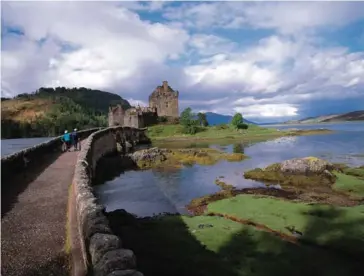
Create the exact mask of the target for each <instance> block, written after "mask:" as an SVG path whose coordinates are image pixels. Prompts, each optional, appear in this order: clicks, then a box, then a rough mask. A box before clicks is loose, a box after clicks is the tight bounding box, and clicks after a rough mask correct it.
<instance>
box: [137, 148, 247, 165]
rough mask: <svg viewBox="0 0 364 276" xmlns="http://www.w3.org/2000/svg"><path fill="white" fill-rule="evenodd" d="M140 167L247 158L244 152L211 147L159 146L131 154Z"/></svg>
mask: <svg viewBox="0 0 364 276" xmlns="http://www.w3.org/2000/svg"><path fill="white" fill-rule="evenodd" d="M131 156H132V157H131V158H132V159H133V160H134V162H135V163H136V165H137V167H138V168H140V169H149V168H159V167H163V166H169V167H172V168H180V167H182V166H192V165H194V164H199V165H207V166H208V165H214V164H216V163H217V162H219V161H221V160H226V161H228V162H240V161H242V160H244V159H245V158H247V157H246V156H245V155H244V154H242V153H226V152H223V151H220V150H217V149H211V148H193V149H159V148H157V147H155V148H151V149H144V150H140V151H136V152H135V153H133V154H132V155H131Z"/></svg>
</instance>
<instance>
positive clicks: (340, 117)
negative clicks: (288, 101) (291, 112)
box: [285, 110, 364, 124]
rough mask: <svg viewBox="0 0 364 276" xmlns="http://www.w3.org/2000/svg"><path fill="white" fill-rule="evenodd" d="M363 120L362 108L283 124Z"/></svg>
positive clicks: (363, 112) (363, 111)
mask: <svg viewBox="0 0 364 276" xmlns="http://www.w3.org/2000/svg"><path fill="white" fill-rule="evenodd" d="M347 121H364V110H358V111H352V112H348V113H341V114H331V115H323V116H317V117H308V118H304V119H301V120H292V121H287V122H285V124H317V123H331V122H347Z"/></svg>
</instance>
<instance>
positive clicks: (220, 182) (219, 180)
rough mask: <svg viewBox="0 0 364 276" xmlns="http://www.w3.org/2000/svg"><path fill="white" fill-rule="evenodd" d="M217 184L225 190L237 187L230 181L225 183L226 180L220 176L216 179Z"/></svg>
mask: <svg viewBox="0 0 364 276" xmlns="http://www.w3.org/2000/svg"><path fill="white" fill-rule="evenodd" d="M215 184H216V185H217V186H219V187H220V188H221V189H222V190H224V191H230V190H234V189H235V187H234V186H233V185H231V184H228V183H225V182H224V181H222V180H221V179H219V178H217V179H215Z"/></svg>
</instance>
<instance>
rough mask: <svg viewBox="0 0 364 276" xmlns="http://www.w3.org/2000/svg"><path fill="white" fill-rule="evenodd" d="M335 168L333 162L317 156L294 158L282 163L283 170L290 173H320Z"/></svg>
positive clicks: (328, 171) (325, 172)
mask: <svg viewBox="0 0 364 276" xmlns="http://www.w3.org/2000/svg"><path fill="white" fill-rule="evenodd" d="M333 169H334V165H333V164H331V163H329V162H327V161H325V160H322V159H319V158H316V157H305V158H294V159H290V160H286V161H283V162H282V163H281V172H282V173H288V174H303V175H312V174H315V175H320V174H328V173H330V171H331V170H333ZM330 174H331V173H330Z"/></svg>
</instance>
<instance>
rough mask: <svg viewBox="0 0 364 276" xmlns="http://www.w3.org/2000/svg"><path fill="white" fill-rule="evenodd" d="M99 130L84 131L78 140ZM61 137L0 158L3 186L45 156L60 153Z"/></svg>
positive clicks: (35, 164) (41, 160) (79, 133)
mask: <svg viewBox="0 0 364 276" xmlns="http://www.w3.org/2000/svg"><path fill="white" fill-rule="evenodd" d="M100 129H101V128H93V129H86V130H82V131H79V132H78V135H79V137H80V139H85V138H87V137H88V136H89V135H90V134H91V133H93V132H95V131H98V130H100ZM61 137H62V136H59V137H56V138H53V139H50V140H48V141H46V142H43V143H41V144H38V145H34V146H32V147H29V148H26V149H23V150H21V151H18V152H15V153H13V154H10V155H6V156H4V157H2V158H1V180H2V183H3V185H7V183H6V182H7V181H8V180H11V179H12V178H13V177H14V176H15V175H16V174H19V173H20V172H22V171H24V169H26V168H32V167H34V166H39V165H40V163H42V162H43V161H44V160H43V159H44V156H45V155H49V154H54V153H57V152H58V153H61V147H62V141H61Z"/></svg>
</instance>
